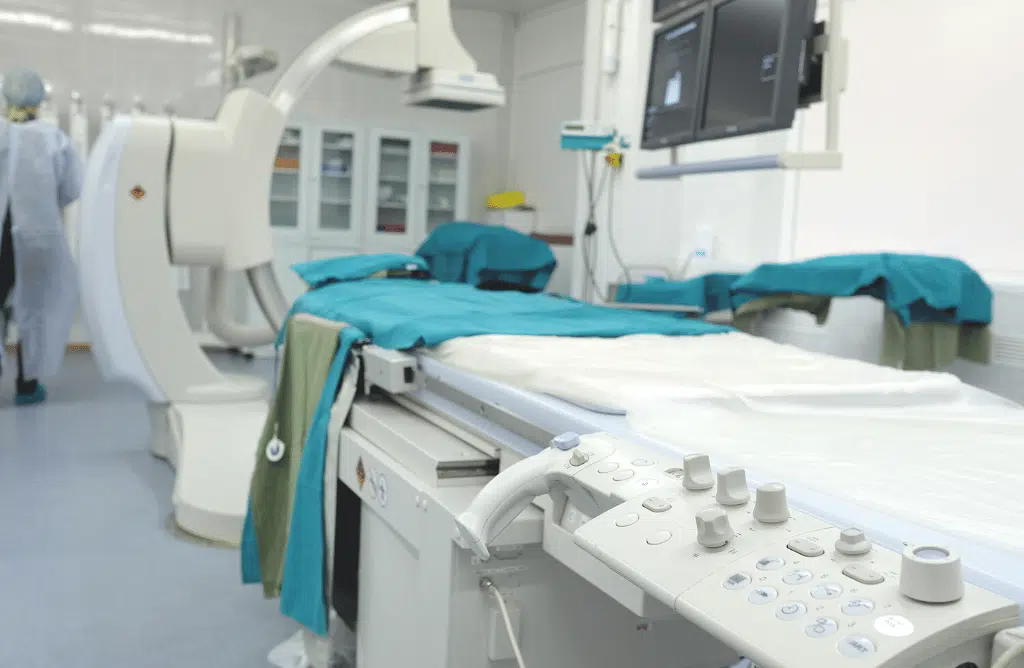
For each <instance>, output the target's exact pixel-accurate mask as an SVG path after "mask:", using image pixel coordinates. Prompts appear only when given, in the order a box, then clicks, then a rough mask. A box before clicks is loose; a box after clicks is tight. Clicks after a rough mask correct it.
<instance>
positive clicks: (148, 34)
mask: <svg viewBox="0 0 1024 668" xmlns="http://www.w3.org/2000/svg"><path fill="white" fill-rule="evenodd" d="M84 30H85V32H87V33H91V34H93V35H100V36H102V37H117V38H120V39H134V40H148V41H154V42H168V43H171V44H213V43H214V39H213V35H209V34H206V33H185V32H174V31H170V30H161V29H160V28H133V27H131V26H119V25H114V24H112V23H90V24H89V25H87V26H85V28H84Z"/></svg>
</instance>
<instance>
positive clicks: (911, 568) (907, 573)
mask: <svg viewBox="0 0 1024 668" xmlns="http://www.w3.org/2000/svg"><path fill="white" fill-rule="evenodd" d="M900 593H901V594H903V595H904V596H906V597H907V598H911V599H913V600H915V601H919V602H921V603H954V602H956V601H959V600H960V599H961V598H963V597H964V576H963V572H962V570H961V565H960V557H959V556H958V555H956V554H954V553H953V552H951V551H950V550H947V549H946V548H944V547H937V546H933V545H925V546H919V547H908V548H907V549H906V550H904V551H903V565H902V568H901V569H900Z"/></svg>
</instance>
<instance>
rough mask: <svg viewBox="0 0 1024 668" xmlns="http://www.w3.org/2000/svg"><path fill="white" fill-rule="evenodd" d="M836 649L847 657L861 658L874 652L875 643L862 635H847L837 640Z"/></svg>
mask: <svg viewBox="0 0 1024 668" xmlns="http://www.w3.org/2000/svg"><path fill="white" fill-rule="evenodd" d="M838 649H839V653H840V654H842V655H843V656H845V657H846V658H848V659H862V658H864V657H866V656H871V655H872V654H874V653H875V643H873V642H871V638H865V637H864V636H847V637H846V638H843V639H842V640H840V641H839V645H838Z"/></svg>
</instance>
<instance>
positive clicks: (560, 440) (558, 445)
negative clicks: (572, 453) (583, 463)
mask: <svg viewBox="0 0 1024 668" xmlns="http://www.w3.org/2000/svg"><path fill="white" fill-rule="evenodd" d="M579 444H580V435H579V434H574V433H572V432H571V431H569V432H566V433H564V434H559V435H558V436H555V437H554V438H553V439H551V447H552V448H555V449H556V450H562V451H565V450H572V449H573V448H575V447H576V446H578V445H579Z"/></svg>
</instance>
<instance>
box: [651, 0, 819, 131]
mask: <svg viewBox="0 0 1024 668" xmlns="http://www.w3.org/2000/svg"><path fill="white" fill-rule="evenodd" d="M691 4H692V3H691ZM815 6H816V4H815V0H724V1H723V0H719V1H717V2H711V3H707V2H705V3H702V4H700V5H698V6H694V7H691V8H690V9H689V10H688V11H686V12H684V13H682V14H678V15H676V16H675V17H674V18H673V19H672V20H671V22H669V23H667V24H666V25H664V26H662V27H661V28H659V29H658V30H657V32H656V33H655V36H654V45H653V48H652V53H651V68H650V74H649V78H648V86H647V100H646V102H645V105H646V106H645V110H644V124H643V140H642V143H641V145H642V147H643V148H644V149H648V150H651V149H660V148H666V147H671V146H678V145H680V144H687V143H690V142H694V141H704V140H708V139H718V138H721V137H734V136H738V135H745V134H752V133H757V132H767V131H771V130H780V129H787V128H790V127H792V125H793V120H794V118H795V115H796V110H797V109H798V108H799V107H800V106H801V95H802V87H803V86H804V84H805V83H810V82H811V81H810V80H808V77H807V74H808V72H809V70H810V68H809V67H808V63H807V56H808V53H809V52H810V51H809V49H808V45H809V44H810V42H811V40H813V38H814V34H815V23H814V15H815ZM817 83H818V85H819V88H818V90H817V91H813V92H812V93H816V94H819V95H820V79H818V81H817Z"/></svg>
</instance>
